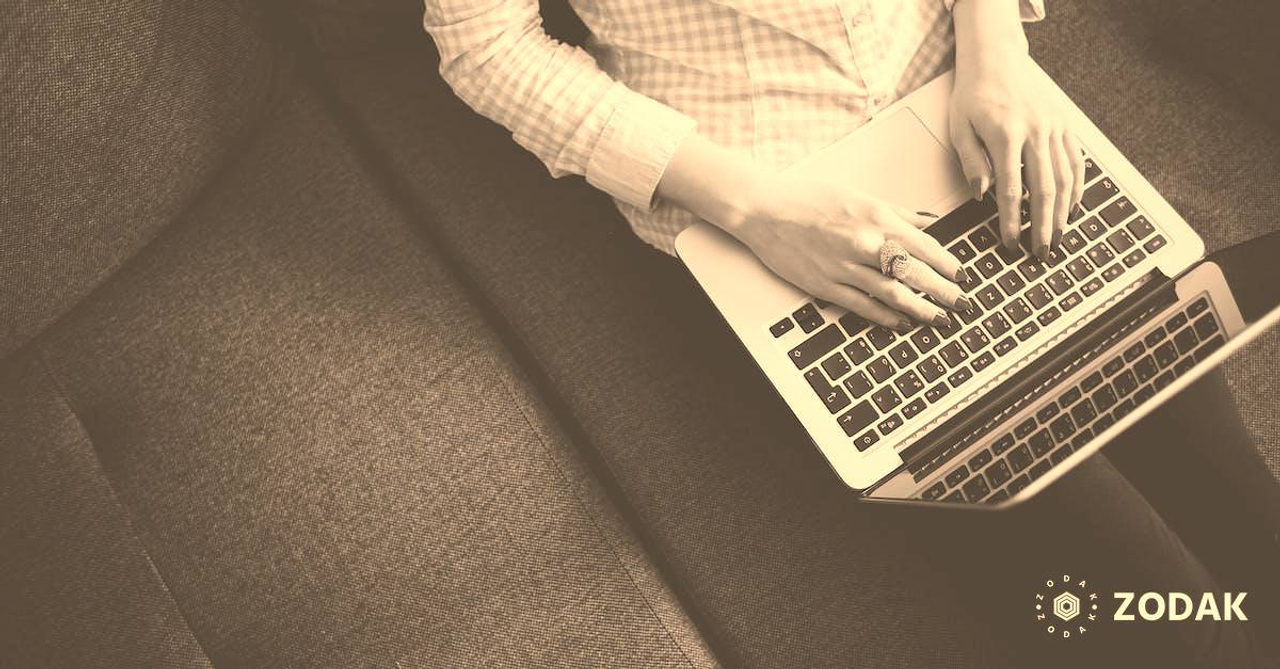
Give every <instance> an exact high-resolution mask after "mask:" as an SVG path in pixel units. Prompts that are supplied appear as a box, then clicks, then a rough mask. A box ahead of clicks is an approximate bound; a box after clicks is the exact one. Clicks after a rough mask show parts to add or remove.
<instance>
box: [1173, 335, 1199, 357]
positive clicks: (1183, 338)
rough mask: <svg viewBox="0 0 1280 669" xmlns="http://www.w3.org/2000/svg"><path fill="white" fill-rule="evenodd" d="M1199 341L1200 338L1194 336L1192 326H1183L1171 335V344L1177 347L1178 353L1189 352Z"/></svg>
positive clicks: (1184, 353)
mask: <svg viewBox="0 0 1280 669" xmlns="http://www.w3.org/2000/svg"><path fill="white" fill-rule="evenodd" d="M1199 343H1200V339H1199V338H1198V337H1196V331H1195V329H1194V328H1183V329H1182V330H1179V331H1178V334H1176V335H1173V345H1174V346H1177V347H1178V354H1179V355H1186V354H1188V353H1190V352H1191V351H1193V350H1194V349H1195V347H1196V344H1199Z"/></svg>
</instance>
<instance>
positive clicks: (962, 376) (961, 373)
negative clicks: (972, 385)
mask: <svg viewBox="0 0 1280 669" xmlns="http://www.w3.org/2000/svg"><path fill="white" fill-rule="evenodd" d="M972 378H973V372H971V371H969V368H968V367H961V368H960V369H958V370H956V371H955V373H953V374H952V375H951V376H948V377H947V383H950V384H951V387H952V388H959V387H960V386H961V385H962V384H963V383H964V382H965V381H968V380H969V379H972Z"/></svg>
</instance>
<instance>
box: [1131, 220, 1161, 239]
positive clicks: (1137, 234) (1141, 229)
mask: <svg viewBox="0 0 1280 669" xmlns="http://www.w3.org/2000/svg"><path fill="white" fill-rule="evenodd" d="M1124 227H1125V228H1127V229H1128V230H1129V234H1131V235H1133V238H1134V239H1146V237H1147V235H1150V234H1151V233H1153V232H1155V231H1156V226H1154V225H1151V221H1148V220H1147V217H1146V216H1137V217H1135V218H1134V219H1133V220H1132V221H1129V224H1128V225H1126V226H1124Z"/></svg>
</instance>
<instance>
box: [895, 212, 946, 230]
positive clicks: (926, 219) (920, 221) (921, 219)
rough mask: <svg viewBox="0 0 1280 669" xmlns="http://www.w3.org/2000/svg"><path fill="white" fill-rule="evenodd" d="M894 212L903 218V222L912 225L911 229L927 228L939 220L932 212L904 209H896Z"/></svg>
mask: <svg viewBox="0 0 1280 669" xmlns="http://www.w3.org/2000/svg"><path fill="white" fill-rule="evenodd" d="M894 211H895V212H896V213H897V214H898V216H900V217H902V220H904V221H906V222H907V223H910V224H911V227H913V228H916V229H921V230H922V229H924V228H927V227H929V226H931V225H933V224H934V223H936V222H937V220H938V215H937V214H935V213H933V212H930V211H910V210H908V209H903V208H902V207H894Z"/></svg>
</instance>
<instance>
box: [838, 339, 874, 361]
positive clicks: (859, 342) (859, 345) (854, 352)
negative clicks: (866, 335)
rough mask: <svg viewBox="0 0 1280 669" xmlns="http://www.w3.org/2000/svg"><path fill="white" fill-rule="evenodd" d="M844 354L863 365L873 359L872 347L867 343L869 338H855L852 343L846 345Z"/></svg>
mask: <svg viewBox="0 0 1280 669" xmlns="http://www.w3.org/2000/svg"><path fill="white" fill-rule="evenodd" d="M844 354H845V355H847V356H849V359H850V360H852V361H853V364H855V365H861V364H862V363H864V362H866V361H868V360H870V359H871V354H872V351H871V347H870V346H868V345H867V340H865V339H862V338H861V337H859V338H858V339H855V340H854V341H853V343H852V344H849V345H848V346H846V347H844Z"/></svg>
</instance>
